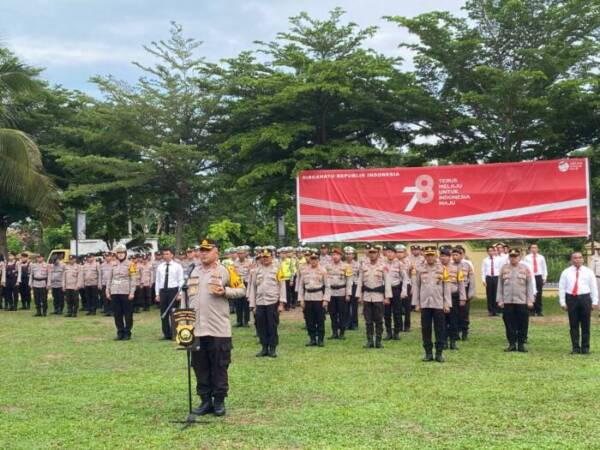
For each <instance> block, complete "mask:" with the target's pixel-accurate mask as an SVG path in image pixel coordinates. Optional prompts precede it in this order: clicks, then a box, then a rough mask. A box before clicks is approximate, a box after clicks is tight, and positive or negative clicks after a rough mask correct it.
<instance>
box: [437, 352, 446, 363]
mask: <svg viewBox="0 0 600 450" xmlns="http://www.w3.org/2000/svg"><path fill="white" fill-rule="evenodd" d="M435 360H436V361H437V362H439V363H442V362H444V361H446V359H445V358H444V355H442V352H435Z"/></svg>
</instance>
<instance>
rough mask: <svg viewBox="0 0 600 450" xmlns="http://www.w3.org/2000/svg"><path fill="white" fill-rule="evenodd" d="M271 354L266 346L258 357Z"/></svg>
mask: <svg viewBox="0 0 600 450" xmlns="http://www.w3.org/2000/svg"><path fill="white" fill-rule="evenodd" d="M268 354H269V349H268V348H267V346H266V345H263V346H262V350H261V351H260V352H258V353H257V354H256V356H257V357H261V356H267V355H268Z"/></svg>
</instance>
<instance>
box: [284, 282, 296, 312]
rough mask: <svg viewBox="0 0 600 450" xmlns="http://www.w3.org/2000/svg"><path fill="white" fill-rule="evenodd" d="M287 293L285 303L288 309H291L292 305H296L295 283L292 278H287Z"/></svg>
mask: <svg viewBox="0 0 600 450" xmlns="http://www.w3.org/2000/svg"><path fill="white" fill-rule="evenodd" d="M285 295H286V297H285V298H286V300H287V301H286V304H285V305H284V308H285V310H286V311H289V310H290V308H291V307H292V306H295V304H294V297H293V296H294V284H293V282H292V280H285Z"/></svg>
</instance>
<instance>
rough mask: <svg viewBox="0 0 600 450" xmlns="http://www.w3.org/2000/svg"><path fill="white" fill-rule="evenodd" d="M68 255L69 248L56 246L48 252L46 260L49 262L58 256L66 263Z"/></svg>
mask: <svg viewBox="0 0 600 450" xmlns="http://www.w3.org/2000/svg"><path fill="white" fill-rule="evenodd" d="M69 256H71V250H69V249H68V248H57V249H54V250H52V251H51V252H50V254H49V255H48V259H47V261H46V262H47V263H49V264H50V263H51V262H53V261H54V259H55V258H58V259H59V260H61V261H62V262H64V263H65V264H66V263H68V262H69Z"/></svg>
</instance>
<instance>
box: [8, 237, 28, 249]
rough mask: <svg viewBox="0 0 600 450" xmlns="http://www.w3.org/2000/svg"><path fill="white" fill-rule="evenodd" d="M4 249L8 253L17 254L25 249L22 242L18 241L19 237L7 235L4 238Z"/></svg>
mask: <svg viewBox="0 0 600 450" xmlns="http://www.w3.org/2000/svg"><path fill="white" fill-rule="evenodd" d="M6 247H7V249H8V251H9V252H15V253H19V252H22V251H23V250H24V249H25V247H24V245H23V241H22V240H21V239H19V236H17V235H15V234H9V235H8V236H7V238H6Z"/></svg>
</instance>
